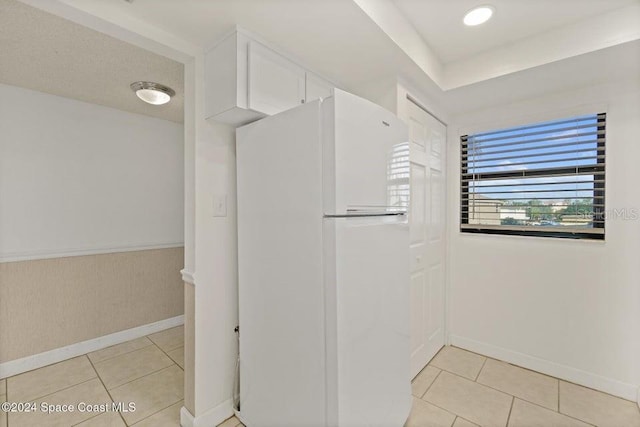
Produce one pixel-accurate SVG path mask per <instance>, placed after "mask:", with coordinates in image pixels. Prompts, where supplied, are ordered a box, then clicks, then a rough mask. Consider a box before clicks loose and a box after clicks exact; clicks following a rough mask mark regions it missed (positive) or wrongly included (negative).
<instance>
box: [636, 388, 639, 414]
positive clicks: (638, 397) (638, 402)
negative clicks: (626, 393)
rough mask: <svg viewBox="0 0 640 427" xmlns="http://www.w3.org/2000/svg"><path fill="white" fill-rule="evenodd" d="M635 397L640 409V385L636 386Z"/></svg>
mask: <svg viewBox="0 0 640 427" xmlns="http://www.w3.org/2000/svg"><path fill="white" fill-rule="evenodd" d="M636 397H637V399H638V400H637V401H636V403H637V404H638V409H640V386H638V393H637V395H636Z"/></svg>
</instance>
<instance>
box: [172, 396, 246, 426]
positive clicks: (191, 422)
mask: <svg viewBox="0 0 640 427" xmlns="http://www.w3.org/2000/svg"><path fill="white" fill-rule="evenodd" d="M233 415H234V411H233V400H232V399H227V400H225V401H224V402H222V403H221V404H219V405H218V406H216V407H215V408H212V409H209V410H208V411H207V412H205V413H204V414H202V415H200V416H198V417H194V416H193V415H191V412H189V410H188V409H187V408H185V407H184V406H183V407H182V408H181V409H180V425H181V426H182V427H211V426H217V425H218V424H220V423H222V422H223V421H225V420H226V419H227V418H231V417H232V416H233Z"/></svg>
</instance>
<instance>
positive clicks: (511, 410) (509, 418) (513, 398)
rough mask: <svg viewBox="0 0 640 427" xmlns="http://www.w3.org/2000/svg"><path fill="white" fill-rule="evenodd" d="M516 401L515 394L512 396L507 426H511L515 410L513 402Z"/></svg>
mask: <svg viewBox="0 0 640 427" xmlns="http://www.w3.org/2000/svg"><path fill="white" fill-rule="evenodd" d="M515 401H516V397H515V396H511V407H510V408H509V415H507V424H505V427H509V421H511V413H512V412H513V404H514V403H515Z"/></svg>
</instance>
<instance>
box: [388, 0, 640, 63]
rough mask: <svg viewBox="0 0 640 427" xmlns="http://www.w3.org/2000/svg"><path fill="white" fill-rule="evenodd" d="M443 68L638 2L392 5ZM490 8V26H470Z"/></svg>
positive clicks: (510, 0)
mask: <svg viewBox="0 0 640 427" xmlns="http://www.w3.org/2000/svg"><path fill="white" fill-rule="evenodd" d="M393 2H394V3H395V5H396V6H397V7H398V8H399V9H400V11H401V12H402V13H403V14H404V16H405V17H406V18H407V19H408V20H409V22H410V23H411V24H412V25H413V27H414V28H415V29H416V30H417V31H418V33H419V34H420V36H421V37H422V38H423V40H424V41H425V42H426V43H427V44H428V45H429V46H430V47H431V48H432V49H433V51H434V53H435V54H436V55H437V57H438V58H439V59H440V61H441V62H442V63H443V64H447V63H450V62H453V61H458V60H461V59H464V58H468V57H470V56H473V55H476V54H478V53H481V52H485V51H487V50H490V49H494V48H497V47H500V46H502V45H505V44H514V43H518V41H521V40H522V39H525V38H528V37H533V36H536V35H540V34H542V33H545V32H548V31H550V30H553V29H558V28H561V27H563V26H567V25H571V24H575V23H578V22H580V21H583V20H585V19H589V18H593V17H597V16H600V15H602V14H603V13H606V12H609V11H612V10H615V9H619V8H622V7H625V6H630V5H632V4H634V3H636V4H637V3H638V0H489V1H488V2H485V1H484V0H393ZM487 3H489V4H491V5H492V6H493V7H494V8H495V13H494V15H493V17H492V18H491V20H490V21H488V22H487V23H486V24H484V25H479V26H477V27H467V26H466V25H464V24H463V23H462V18H463V17H464V15H465V13H466V12H468V11H469V10H471V9H473V8H474V7H477V6H479V5H483V4H487Z"/></svg>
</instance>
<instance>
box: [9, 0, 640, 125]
mask: <svg viewBox="0 0 640 427" xmlns="http://www.w3.org/2000/svg"><path fill="white" fill-rule="evenodd" d="M9 1H11V3H9ZM21 1H22V2H23V3H28V4H31V5H33V6H36V7H38V8H42V9H45V10H48V11H50V12H52V13H56V14H60V15H62V16H65V17H68V18H69V19H74V20H75V21H76V22H79V23H87V22H88V24H87V25H90V26H93V27H94V28H99V29H101V31H103V30H104V31H107V32H108V33H109V34H111V35H115V36H117V37H121V35H120V29H124V30H125V31H128V32H129V33H130V34H136V35H137V37H141V38H145V37H146V40H147V41H148V40H157V41H158V42H159V43H160V44H161V45H162V46H167V45H170V47H171V48H172V49H177V50H178V51H180V52H183V53H185V54H186V55H193V54H194V52H196V53H197V52H200V51H202V50H203V49H204V50H208V49H209V48H211V47H212V46H213V45H214V44H215V43H216V42H217V41H218V40H220V39H221V37H222V36H223V35H225V34H227V33H228V32H229V31H231V30H232V29H233V28H234V27H235V26H240V27H242V28H244V29H246V30H249V31H251V32H252V33H254V34H256V35H258V36H260V37H262V38H264V39H265V40H267V41H269V42H270V43H271V44H272V45H274V46H278V48H279V49H280V50H281V51H282V52H283V53H285V54H286V55H288V56H290V57H291V58H293V59H294V60H296V61H297V62H299V63H300V64H301V65H303V66H304V67H306V68H308V69H311V70H314V71H315V72H317V73H318V74H320V75H322V76H323V77H325V78H328V79H329V80H332V81H333V82H334V83H336V84H337V85H338V86H340V87H342V88H344V89H346V90H349V91H352V92H354V93H356V94H359V95H361V96H368V95H370V94H371V93H372V91H374V92H375V91H376V90H377V91H378V92H384V90H385V89H384V88H383V89H380V87H381V86H382V85H387V84H388V85H389V87H391V85H392V84H391V83H389V82H395V81H396V79H398V78H401V79H402V80H403V81H404V82H405V83H407V84H408V85H409V86H411V87H412V88H414V89H417V90H419V91H421V92H422V93H423V95H424V97H425V98H426V99H429V100H430V101H432V102H433V103H434V105H442V106H445V107H446V106H449V107H450V110H449V111H451V112H452V113H455V112H456V111H461V110H469V109H470V108H472V107H476V108H480V107H481V104H482V103H487V102H490V100H498V99H499V100H500V101H501V102H509V101H515V100H516V99H517V97H518V96H522V97H524V96H536V95H538V96H539V95H541V93H542V91H544V90H549V91H550V90H562V89H563V88H569V87H578V86H577V85H581V84H582V85H587V84H592V83H594V82H602V81H603V80H606V79H613V78H616V77H619V76H625V78H626V77H627V76H631V75H634V73H635V74H638V70H639V62H638V59H639V58H640V56H639V55H640V53H639V52H638V50H637V47H638V45H637V43H634V41H636V40H640V0H488V2H489V3H491V4H492V5H494V6H495V7H496V9H497V12H496V15H495V17H494V19H492V20H491V21H489V22H488V23H487V24H485V25H483V26H480V27H476V28H466V27H464V26H463V25H462V24H461V19H462V16H463V14H464V12H466V11H467V10H469V9H471V8H472V7H474V6H476V5H477V4H484V3H485V2H484V0H477V1H476V0H211V1H205V0H180V1H176V0H133V2H128V1H125V0H91V1H87V0H48V1H47V2H42V1H41V0H21ZM0 4H15V0H0ZM551 11H552V12H551ZM77 15H82V16H80V17H77ZM87 17H88V18H87ZM98 21H99V22H100V23H99V24H96V25H94V24H95V23H96V22H98ZM105 23H107V24H109V25H110V26H111V27H109V28H110V29H109V28H107V27H108V26H105V25H104V24H105ZM2 24H3V23H2V22H0V25H2ZM24 26H25V23H24V22H23V24H22V27H24ZM105 28H107V29H105ZM113 28H116V29H115V30H114V29H113ZM77 31H80V30H77ZM14 32H15V33H17V34H21V32H22V33H24V32H25V29H24V28H15V29H14V30H11V31H9V30H5V29H4V28H3V29H1V30H0V34H13V33H14ZM48 33H49V34H55V35H56V38H59V36H58V30H57V29H53V28H52V29H49V30H48ZM94 37H98V36H97V35H96V36H94ZM103 37H106V36H103ZM122 37H123V38H124V39H125V40H129V41H132V40H131V38H130V37H129V36H122ZM106 38H107V39H109V38H108V37H106ZM109 40H112V39H109ZM132 42H133V43H138V45H141V46H144V47H148V46H147V45H146V44H145V43H142V42H138V41H137V39H136V40H133V41H132ZM69 43H71V44H73V38H72V37H71V38H70V40H66V41H65V40H58V41H57V45H63V46H64V45H66V44H69ZM93 46H95V45H93ZM615 47H618V48H617V49H615V50H613V51H611V52H610V53H607V52H605V51H609V50H610V49H612V48H615ZM34 48H38V47H37V46H34ZM149 48H150V49H154V48H153V47H149ZM25 49H29V47H28V46H27V47H25ZM91 49H93V48H92V47H91V45H86V46H85V48H84V49H83V50H91ZM154 51H155V52H160V53H163V51H162V50H161V49H160V50H158V49H155V50H154ZM602 52H604V53H602ZM42 54H47V51H44V52H43V53H42ZM83 54H86V52H78V55H79V57H81V56H82V55H83ZM163 54H164V53H163ZM49 55H50V54H49ZM100 56H102V55H100ZM112 56H113V57H112V58H111V57H110V59H109V61H106V62H111V64H105V65H104V66H105V67H115V68H114V69H112V70H111V71H110V72H109V73H105V74H108V75H111V76H117V78H120V75H123V76H127V73H128V70H129V68H130V67H128V65H129V64H128V61H129V60H130V59H131V58H129V59H116V56H115V54H113V55H112ZM71 57H74V55H71V56H69V59H68V60H70V58H71ZM172 57H173V58H176V56H172ZM160 58H162V57H160ZM95 60H96V61H97V59H95ZM602 60H607V61H617V63H616V62H612V63H611V64H616V65H615V67H612V66H611V64H608V65H606V64H605V65H606V66H603V64H601V62H600V61H602ZM113 62H118V63H123V64H127V66H123V67H118V65H119V64H113ZM3 63H4V62H3ZM133 64H135V61H134V63H133ZM167 69H169V68H167ZM147 71H148V72H149V73H151V71H150V70H147ZM153 71H157V70H153ZM180 73H182V69H180ZM549 73H551V74H549ZM554 73H555V74H554ZM181 76H182V74H180V78H181ZM536 76H544V78H541V79H538V80H536ZM78 78H80V79H81V78H82V77H80V76H75V77H73V78H69V79H67V80H68V81H70V82H74V81H76V80H77V79H78ZM114 78H116V77H114ZM144 78H148V79H152V78H155V79H157V80H161V79H165V77H153V76H146V77H144ZM136 79H139V77H137V76H136V77H135V78H133V80H136ZM124 80H126V82H124V81H123V83H122V84H120V87H121V88H126V87H127V86H128V82H129V80H132V77H127V78H126V79H124ZM161 82H162V83H169V85H170V86H171V85H172V84H173V83H171V82H172V81H171V79H170V77H166V80H164V81H161ZM501 82H504V87H505V88H507V87H508V88H510V89H509V90H500V87H501V86H500V84H501ZM124 83H127V84H124ZM175 89H176V90H177V91H178V92H179V93H180V94H181V92H182V91H181V89H182V88H181V86H179V87H175ZM86 90H87V91H89V92H90V89H86ZM114 90H115V89H114ZM127 90H128V89H127ZM485 90H489V91H494V92H495V91H496V90H497V91H499V92H500V93H495V94H494V95H495V96H491V97H489V98H487V97H486V96H484V97H475V98H473V100H472V101H469V98H467V96H468V95H473V94H477V93H480V92H482V93H485V92H483V91H485ZM367 91H368V92H367ZM125 92H126V91H125ZM489 93H493V92H489ZM377 95H380V96H384V94H383V93H382V94H380V93H379V94H376V96H377ZM368 97H371V96H368ZM372 99H373V98H372ZM179 102H180V104H181V103H182V99H179ZM176 104H177V103H176ZM144 107H146V106H144Z"/></svg>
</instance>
